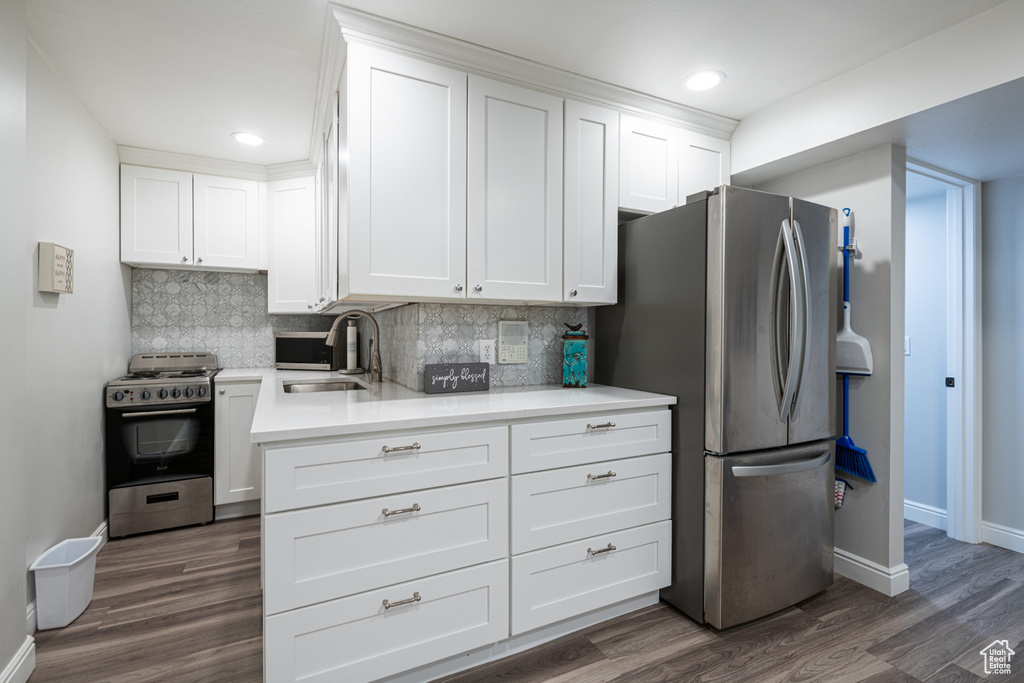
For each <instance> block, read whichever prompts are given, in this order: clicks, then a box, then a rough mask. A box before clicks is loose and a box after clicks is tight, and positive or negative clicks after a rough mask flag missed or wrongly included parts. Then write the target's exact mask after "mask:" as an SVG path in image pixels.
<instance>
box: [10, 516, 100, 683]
mask: <svg viewBox="0 0 1024 683" xmlns="http://www.w3.org/2000/svg"><path fill="white" fill-rule="evenodd" d="M89 535H90V536H100V537H102V538H103V543H101V544H100V550H103V546H105V545H106V544H107V541H109V540H110V534H109V532H108V529H107V520H103V521H102V522H101V523H100V525H99V526H98V527H96V529H95V530H94V531H93V532H92V533H91V534H89ZM97 552H98V551H97ZM37 626H38V624H37V622H36V601H35V600H33V601H32V602H30V603H28V607H26V608H25V628H26V629H27V631H28V634H29V635H32V634H33V633H35V632H36V631H38V630H39V629H38V628H37ZM0 683H4V682H3V680H2V679H0Z"/></svg>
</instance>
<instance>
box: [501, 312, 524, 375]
mask: <svg viewBox="0 0 1024 683" xmlns="http://www.w3.org/2000/svg"><path fill="white" fill-rule="evenodd" d="M529 346H530V326H529V324H528V323H527V322H526V321H525V320H499V321H498V362H499V363H503V364H507V363H526V362H527V361H529V359H530V352H529Z"/></svg>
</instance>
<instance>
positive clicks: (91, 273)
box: [21, 44, 131, 597]
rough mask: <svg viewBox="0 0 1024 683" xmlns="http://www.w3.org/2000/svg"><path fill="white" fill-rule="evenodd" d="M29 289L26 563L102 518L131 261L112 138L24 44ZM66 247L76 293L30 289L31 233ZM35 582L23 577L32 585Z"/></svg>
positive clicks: (125, 348) (123, 361) (127, 336)
mask: <svg viewBox="0 0 1024 683" xmlns="http://www.w3.org/2000/svg"><path fill="white" fill-rule="evenodd" d="M27 102H28V126H27V142H26V148H27V156H28V169H27V171H28V172H27V177H28V194H27V197H28V201H29V212H28V223H27V230H26V232H27V239H25V240H24V242H23V244H24V246H23V248H22V250H21V258H22V259H23V261H24V262H25V263H26V264H33V265H32V266H31V267H29V268H28V272H27V273H25V276H24V277H25V280H24V282H25V286H27V288H28V292H27V295H26V297H25V299H24V300H23V301H24V305H25V306H26V308H27V311H28V313H27V316H28V317H27V340H28V350H27V354H26V360H27V365H28V367H30V368H32V373H31V383H30V384H29V385H28V387H27V391H26V392H25V397H24V400H25V404H26V406H27V420H26V423H25V431H26V448H27V453H28V458H27V472H26V477H27V478H26V481H27V487H26V488H27V491H29V497H28V500H27V512H28V516H27V520H26V521H27V532H28V538H27V545H26V552H25V555H24V560H25V562H26V563H31V562H32V561H33V560H35V558H36V557H38V556H39V555H40V554H41V553H42V552H43V551H45V550H46V549H47V548H49V547H50V546H52V545H54V544H56V543H58V542H60V541H61V540H63V539H65V538H69V537H75V536H88V535H89V534H91V533H92V532H93V531H94V530H95V529H96V528H97V527H98V526H99V525H100V524H101V523H102V521H103V519H104V516H105V512H104V505H103V501H104V498H105V496H104V492H103V486H104V474H103V433H102V428H103V400H102V392H103V385H104V383H105V382H106V381H107V380H109V379H111V378H113V377H116V376H117V375H119V374H123V372H124V370H125V368H126V365H127V361H128V357H129V354H130V348H131V321H130V313H129V312H130V296H131V269H130V268H128V267H127V266H122V265H121V264H120V256H119V249H120V242H119V237H118V234H119V233H118V231H119V218H118V212H119V200H118V197H119V184H118V183H119V180H118V163H119V162H118V155H117V147H116V145H115V144H114V142H113V141H112V140H111V139H110V136H109V135H108V134H107V133H106V132H105V131H104V130H103V129H102V128H101V127H100V125H99V124H98V123H97V122H96V120H95V119H94V118H93V116H92V115H91V114H90V113H89V112H88V111H87V110H86V109H85V107H84V106H83V105H82V103H81V102H80V101H79V100H78V98H77V97H76V96H75V95H74V93H72V91H71V90H70V89H68V87H67V86H65V85H64V83H63V82H62V81H61V80H60V78H59V77H58V76H57V74H56V73H54V72H53V70H52V69H51V68H50V67H49V66H48V65H47V63H46V62H45V61H44V58H43V57H42V55H41V54H40V53H39V52H38V51H37V50H36V48H35V46H34V45H31V44H30V45H29V47H28V98H27ZM39 241H45V242H56V243H57V244H60V245H62V246H65V247H68V248H70V249H73V250H74V252H75V268H74V278H75V279H74V293H73V294H60V295H57V294H45V293H41V292H39V291H37V290H36V287H35V277H36V270H37V269H36V266H35V264H36V263H37V259H38V256H37V253H36V249H37V246H36V245H37V242H39ZM32 593H33V591H32V586H31V585H30V586H29V595H30V597H31V595H32Z"/></svg>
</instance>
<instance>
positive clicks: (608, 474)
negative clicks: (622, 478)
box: [587, 470, 616, 481]
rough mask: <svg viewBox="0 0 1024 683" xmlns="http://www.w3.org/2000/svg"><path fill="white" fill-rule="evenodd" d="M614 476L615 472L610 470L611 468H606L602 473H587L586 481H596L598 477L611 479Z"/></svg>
mask: <svg viewBox="0 0 1024 683" xmlns="http://www.w3.org/2000/svg"><path fill="white" fill-rule="evenodd" d="M614 476H616V475H615V473H614V472H612V471H611V470H608V471H607V472H606V473H604V474H588V475H587V481H597V480H598V479H611V478H612V477H614Z"/></svg>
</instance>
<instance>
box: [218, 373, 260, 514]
mask: <svg viewBox="0 0 1024 683" xmlns="http://www.w3.org/2000/svg"><path fill="white" fill-rule="evenodd" d="M259 393H260V383H259V382H245V383H242V384H223V385H219V386H217V395H216V397H215V399H214V426H213V432H214V450H213V453H214V481H215V487H214V493H213V502H214V504H215V505H224V504H225V503H240V502H242V501H244V500H259V498H260V489H261V487H260V449H259V448H258V447H257V446H256V444H254V443H250V442H249V432H250V431H251V430H252V415H253V412H254V411H255V410H256V397H257V396H258V395H259Z"/></svg>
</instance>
